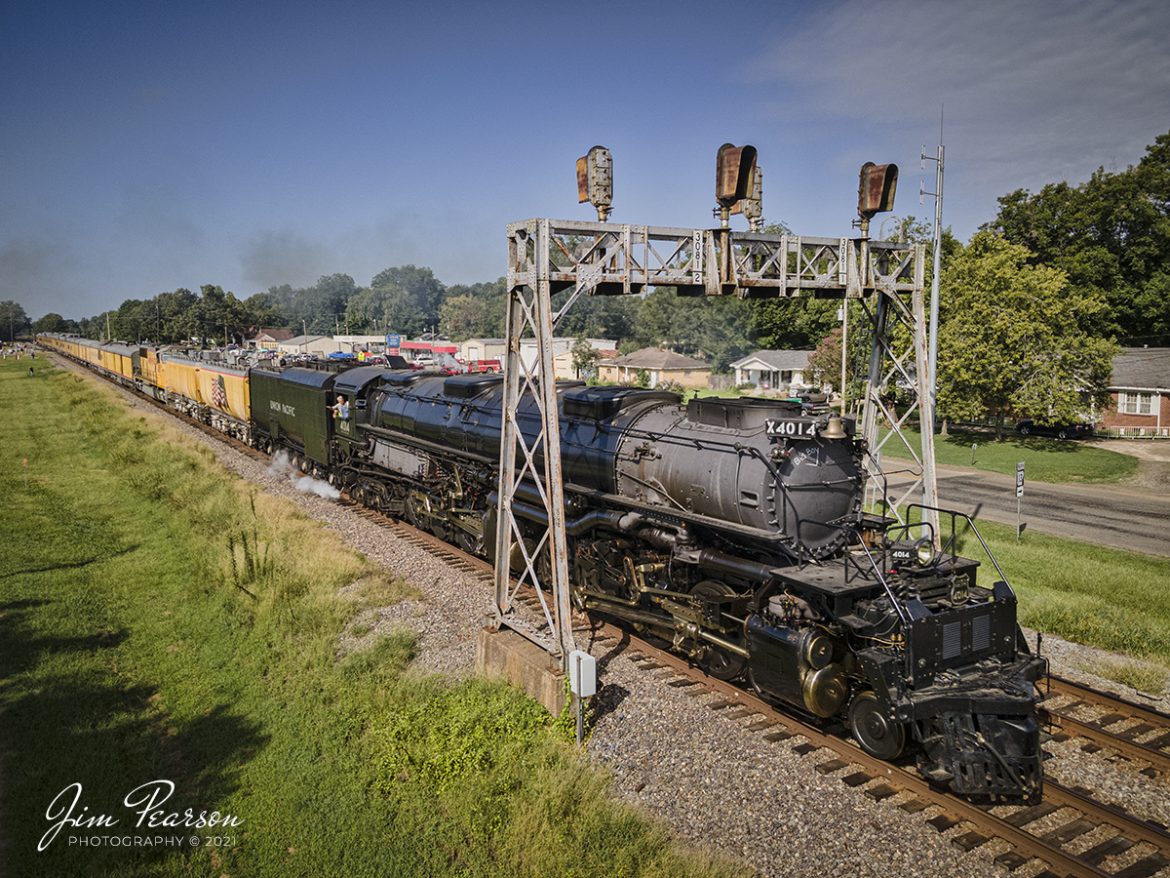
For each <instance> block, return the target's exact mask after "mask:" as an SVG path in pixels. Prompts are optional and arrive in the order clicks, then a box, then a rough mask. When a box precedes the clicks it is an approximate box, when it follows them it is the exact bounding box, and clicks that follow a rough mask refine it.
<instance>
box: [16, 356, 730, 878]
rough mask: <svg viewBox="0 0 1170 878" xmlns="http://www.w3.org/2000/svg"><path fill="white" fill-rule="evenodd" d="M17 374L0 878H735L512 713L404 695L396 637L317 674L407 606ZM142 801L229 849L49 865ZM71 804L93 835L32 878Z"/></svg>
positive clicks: (41, 380) (73, 854)
mask: <svg viewBox="0 0 1170 878" xmlns="http://www.w3.org/2000/svg"><path fill="white" fill-rule="evenodd" d="M23 365H24V364H23V363H21V364H8V363H5V364H0V410H2V411H3V412H4V442H3V443H0V496H3V497H4V503H3V504H0V533H3V534H4V538H3V539H4V551H3V552H0V845H2V846H3V852H2V853H0V856H2V857H3V862H4V865H5V867H6V868H5V872H6V874H12V875H21V876H30V875H31V876H38V875H44V876H49V875H52V876H58V875H82V874H85V875H98V876H106V875H108V876H115V875H116V876H146V875H150V876H155V875H160V876H203V875H207V876H220V875H230V876H233V878H235V876H254V875H281V876H284V875H291V876H298V875H305V876H321V875H345V876H367V875H369V876H373V875H394V876H411V875H418V876H440V875H458V876H477V875H519V876H538V875H540V876H543V875H575V876H587V875H606V876H609V875H619V876H633V875H644V876H674V875H710V876H715V875H727V874H735V873H736V870H735V868H734V867H732V866H730V865H727V864H723V863H717V862H714V861H712V860H710V859H708V858H705V857H703V856H700V855H698V854H695V853H691V852H687V851H684V850H682V849H680V848H679V847H678V846H677V845H675V844H674V843H672V842H671V840H670V839H669V838H668V837H667V836H666V834H665V833H664V832H663V831H662V830H661V829H659V828H657V827H655V826H653V825H651V824H650V823H648V822H647V820H646V819H645V818H643V817H642V816H640V815H639V814H637V813H635V812H634V811H632V810H631V809H629V808H626V807H623V806H620V805H618V804H616V803H615V802H614V801H613V800H612V799H611V798H609V796H608V793H607V788H606V781H605V779H604V778H603V777H600V776H599V775H598V774H597V773H595V772H593V771H591V770H589V769H588V768H587V767H586V766H584V765H583V763H582V762H581V760H580V759H579V757H578V756H577V755H576V753H575V751H574V750H573V749H572V748H571V747H570V746H569V745H567V744H565V743H564V742H563V741H561V740H560V739H558V738H557V737H556V735H555V733H554V732H553V730H552V726H553V723H552V720H551V719H550V718H549V717H548V716H547V714H545V713H544V712H543V710H541V709H540V708H538V707H537V706H536V705H535V704H534V703H533V702H532V701H530V700H528V699H526V698H524V697H523V696H521V695H520V694H518V693H516V692H515V691H513V690H511V689H508V688H507V687H504V686H501V685H498V684H494V685H493V684H487V683H484V682H481V681H468V682H463V683H458V684H456V683H451V682H448V681H446V680H443V679H438V678H433V677H423V676H421V675H418V674H414V673H411V674H405V673H403V672H404V670H405V669H406V668H408V667H409V665H410V662H411V658H412V655H413V651H414V644H413V638H412V637H411V636H410V635H409V634H408V633H406V632H396V633H393V634H391V635H390V636H387V637H384V638H382V639H381V640H380V641H378V642H377V643H376V644H375V645H374V646H373V647H372V648H371V649H368V650H364V651H362V652H359V653H356V654H351V655H349V656H346V657H345V658H344V659H340V660H339V659H338V658H337V638H338V635H339V633H340V632H341V631H342V630H343V629H344V627H345V626H346V624H347V623H348V622H349V620H351V619H352V618H353V617H354V615H355V614H356V613H359V612H361V611H362V608H363V607H367V606H369V605H370V603H371V602H378V601H393V600H400V599H403V598H407V597H416V596H417V593H416V592H414V591H413V590H411V589H410V588H409V587H407V586H404V585H402V584H401V583H397V582H394V581H387V579H386V578H385V577H384V576H380V575H379V573H378V571H377V570H376V569H375V568H374V567H373V566H372V565H371V564H370V563H369V562H367V561H366V560H365V559H363V558H361V557H360V556H358V555H356V554H355V553H353V552H352V551H350V550H348V549H347V548H346V547H345V546H344V545H343V544H342V543H341V542H340V541H339V538H338V537H336V536H335V535H333V534H332V533H330V532H328V531H326V530H325V529H324V528H322V527H320V526H319V525H317V524H316V523H315V522H312V521H310V520H308V519H306V518H305V517H303V516H302V515H301V514H299V513H298V512H297V511H296V510H295V508H294V507H293V506H291V505H289V504H286V503H284V502H283V501H280V500H277V499H275V498H272V497H269V496H267V495H264V494H262V493H256V492H255V490H254V489H253V488H252V487H250V486H249V485H248V484H247V483H245V482H243V481H241V480H239V479H237V478H234V477H231V476H228V475H227V474H225V473H224V472H223V470H221V469H220V468H219V467H218V466H217V465H216V464H215V462H214V457H213V455H212V454H211V453H210V452H209V451H208V450H206V449H204V448H202V447H201V446H198V445H196V444H194V443H190V442H188V441H187V440H186V439H185V438H184V437H182V436H181V434H179V433H178V432H177V431H175V430H173V429H172V428H170V427H169V426H167V425H166V423H165V422H164V420H163V416H155V415H151V416H150V417H149V418H143V417H138V416H135V415H133V414H132V413H131V412H130V411H129V410H128V409H126V407H125V406H124V405H122V404H121V403H120V402H119V401H117V400H116V399H115V398H114V397H113V395H112V394H111V393H110V391H109V390H108V389H105V388H102V387H99V386H97V385H95V384H94V383H93V382H91V381H82V380H80V379H78V378H76V377H74V376H72V375H69V374H66V373H64V372H61V371H49V370H46V369H45V367H44V366H41V367H39V369H38V371H41V370H45V371H46V372H47V374H44V373H42V374H41V375H38V377H36V378H33V379H29V378H27V377H25V375H24V371H25V370H24V369H23V368H20V367H21V366H23ZM26 459H27V462H28V465H27V468H26V467H24V466H23V465H22V461H23V460H26ZM355 583H358V585H356V587H352V588H347V589H346V592H345V595H344V596H342V595H339V593H338V590H339V589H341V588H342V587H345V586H351V585H354V584H355ZM159 778H165V779H168V780H171V781H173V782H174V783H175V784H176V791H175V793H174V796H173V797H172V799H171V801H169V802H168V803H167V807H168V808H170V807H171V806H175V807H176V808H177V810H178V811H179V812H180V813H181V812H182V811H183V809H185V808H192V809H193V810H194V811H195V812H196V813H197V812H198V811H200V810H204V809H207V810H211V809H218V810H219V811H221V812H226V813H230V814H232V815H236V816H238V817H240V818H242V819H243V821H244V822H243V823H242V824H241V825H240V826H239V827H237V828H235V829H234V830H231V831H230V832H228V833H225V834H228V835H232V836H234V837H235V839H236V843H235V844H234V846H231V847H226V848H214V849H213V848H207V847H202V846H201V847H198V848H196V849H192V848H190V847H187V848H184V849H182V850H176V849H160V850H153V851H152V850H147V849H125V848H79V847H77V846H69V844H68V841H67V837H68V835H69V834H97V835H110V834H113V835H118V834H125V835H133V834H135V832H134V830H133V822H134V819H135V815H133V814H131V813H130V812H129V811H128V810H127V809H125V808H124V807H122V805H121V800H122V798H123V797H124V796H125V795H126V793H128V792H129V791H130V790H131V789H132V788H133V787H136V786H138V785H139V784H143V783H146V782H148V781H152V780H155V779H159ZM74 782H80V783H81V784H82V785H83V789H84V794H83V803H84V804H85V805H87V806H88V807H89V809H90V811H89V813H90V814H93V813H106V814H111V815H113V816H115V817H117V818H119V819H120V821H121V822H120V824H119V827H118V831H111V830H89V831H85V830H72V831H70V830H68V829H67V830H65V831H63V832H62V835H61V836H60V837H58V838H57V840H56V841H55V842H53V844H52V845H51V846H50V847H49V849H48V850H47V851H45V852H44V853H40V854H38V853H37V852H36V846H37V842H38V839H40V837H41V836H42V834H43V833H44V832H45V830H46V829H47V828H48V826H49V823H50V821H48V820H46V819H45V816H44V815H45V812H46V809H47V808H48V806H49V802H50V801H51V800H52V798H53V797H54V796H55V795H56V794H57V793H58V792H60V791H61V790H63V789H64V788H65V787H66V785H68V784H71V783H74ZM190 832H192V830H184V829H179V830H168V831H166V832H165V833H162V834H167V835H170V834H178V835H181V836H184V837H185V836H186V835H188V834H189V833H190ZM146 834H148V835H153V834H159V833H158V832H157V831H151V832H147V833H146ZM200 834H201V835H205V834H210V833H207V832H202V833H200Z"/></svg>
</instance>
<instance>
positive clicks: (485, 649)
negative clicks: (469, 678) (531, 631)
mask: <svg viewBox="0 0 1170 878" xmlns="http://www.w3.org/2000/svg"><path fill="white" fill-rule="evenodd" d="M475 672H476V673H477V674H479V675H480V676H481V677H491V678H495V679H502V680H506V681H507V682H509V683H511V684H512V685H513V686H516V687H518V688H520V689H523V690H524V692H525V694H527V695H528V696H529V697H530V698H534V699H535V700H537V701H539V702H540V703H541V704H543V705H544V706H545V708H547V709H548V712H549V713H551V714H552V715H553V716H560V715H561V711H563V710H564V709H565V704H566V703H567V701H568V697H567V696H566V694H565V675H564V672H562V671H561V666H560V662H558V661H557V660H556V659H555V658H553V657H552V656H551V655H549V654H548V653H547V652H545V651H544V650H543V649H541V648H540V647H539V646H537V645H536V644H535V643H533V642H532V641H531V640H528V639H527V638H525V637H524V636H523V635H520V634H517V633H516V632H515V631H512V630H511V629H509V628H501V629H499V630H498V631H493V630H491V629H490V628H481V629H480V632H479V636H478V637H477V638H476V640H475Z"/></svg>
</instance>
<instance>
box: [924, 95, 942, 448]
mask: <svg viewBox="0 0 1170 878" xmlns="http://www.w3.org/2000/svg"><path fill="white" fill-rule="evenodd" d="M942 139H943V113H942V110H941V109H940V110H939V119H938V155H937V156H936V157H932V156H928V155H927V154H926V147H925V146H924V147H923V148H922V155H921V158H922V167H923V169H925V168H926V163H927V162H934V191H933V192H927V191H926V190H925V189H923V188H921V184H919V198H920V199H921V197H922V196H923V195H932V196H934V242H933V243H934V256H933V260H932V262H933V267H932V269H931V272H930V326H929V328H928V330H927V346H928V354H927V359H928V360H929V361H930V398H931V401H932V402H933V401H934V400H937V399H938V282H939V277H940V276H941V275H942V206H943V169H944V167H945V164H946V149H945V147H944V146H943V143H942ZM933 409H934V406H931V410H932V411H933ZM931 420H932V421H934V420H935V419H934V418H931ZM934 427H935V425H934V424H933V423H931V425H930V429H931V431H933V430H934Z"/></svg>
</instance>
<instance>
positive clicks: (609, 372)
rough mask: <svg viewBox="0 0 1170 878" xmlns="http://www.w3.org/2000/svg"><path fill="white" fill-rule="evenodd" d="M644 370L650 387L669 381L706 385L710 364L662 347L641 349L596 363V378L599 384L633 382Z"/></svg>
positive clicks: (689, 385)
mask: <svg viewBox="0 0 1170 878" xmlns="http://www.w3.org/2000/svg"><path fill="white" fill-rule="evenodd" d="M641 372H645V373H646V375H647V377H648V380H649V386H650V387H657V386H658V385H659V384H665V383H667V382H671V383H674V384H680V385H682V386H683V387H707V386H708V382H709V380H710V378H711V367H710V366H709V365H708V364H707V363H704V362H703V361H702V360H696V359H695V358H694V357H688V356H686V355H685V354H678V353H675V352H674V351H668V350H663V349H662V348H642V349H641V350H640V351H634V352H633V353H632V354H627V355H626V356H624V357H614V358H611V359H607V360H599V361H598V362H597V378H598V380H599V381H600V382H601V383H602V384H636V383H638V378H639V373H641Z"/></svg>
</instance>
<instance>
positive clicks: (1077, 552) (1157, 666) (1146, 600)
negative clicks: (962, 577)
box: [944, 521, 1170, 694]
mask: <svg viewBox="0 0 1170 878" xmlns="http://www.w3.org/2000/svg"><path fill="white" fill-rule="evenodd" d="M978 524H979V532H980V533H982V534H983V536H984V538H985V539H986V540H987V542H988V544H989V545H990V546H991V550H992V551H993V552H994V553H995V556H996V558H997V559H998V560H999V563H1000V566H1002V567H1003V570H1004V573H1005V574H1006V575H1007V577H1008V579H1009V580H1010V581H1011V583H1012V586H1013V587H1014V588H1015V590H1016V593H1017V595H1018V596H1019V599H1020V614H1019V615H1020V622H1021V623H1022V624H1024V625H1027V626H1028V627H1029V628H1035V629H1037V630H1039V631H1044V632H1048V633H1052V634H1056V635H1058V636H1059V637H1063V638H1065V639H1066V640H1072V641H1075V642H1077V643H1083V644H1086V645H1088V646H1096V647H1100V648H1102V649H1108V650H1112V651H1114V652H1118V653H1122V654H1124V655H1126V656H1130V657H1132V659H1134V660H1130V661H1126V660H1116V661H1102V662H1100V663H1099V664H1097V665H1095V666H1093V667H1086V668H1085V670H1089V671H1092V672H1093V673H1097V674H1100V675H1101V676H1104V677H1110V678H1112V679H1115V680H1119V681H1120V682H1123V683H1126V684H1128V685H1131V686H1134V687H1135V688H1138V689H1142V690H1144V691H1147V692H1151V693H1153V694H1160V693H1161V692H1163V691H1164V690H1165V687H1166V684H1167V678H1168V675H1170V589H1168V588H1167V587H1166V586H1167V583H1170V558H1160V557H1157V556H1154V555H1142V554H1138V553H1136V552H1126V551H1123V550H1121V549H1110V548H1107V547H1104V546H1094V545H1092V544H1090V543H1083V542H1079V541H1077V540H1067V539H1061V538H1060V537H1052V536H1047V535H1046V534H1041V533H1035V532H1028V533H1025V534H1024V536H1023V538H1022V539H1021V540H1020V541H1018V542H1017V540H1016V531H1015V528H1014V527H1010V526H1008V525H1003V524H996V523H994V522H990V521H980V522H979V523H978ZM946 526H947V525H946V524H945V523H944V528H945V527H946ZM946 535H947V534H946V532H945V531H944V538H945V537H946ZM959 545H960V551H961V553H963V554H966V555H967V556H968V557H971V558H977V559H979V560H980V561H984V562H985V563H984V564H983V567H982V568H981V569H980V582H981V583H983V584H990V583H991V582H992V581H994V579H995V578H996V573H995V569H994V568H993V567H992V566H991V564H990V563H986V561H985V556H984V555H983V552H982V550H981V549H980V547H979V543H978V541H977V540H976V539H975V538H974V537H973V536H970V535H968V536H966V537H965V538H960V541H959Z"/></svg>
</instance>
